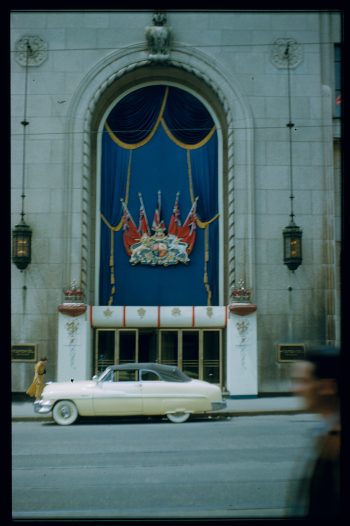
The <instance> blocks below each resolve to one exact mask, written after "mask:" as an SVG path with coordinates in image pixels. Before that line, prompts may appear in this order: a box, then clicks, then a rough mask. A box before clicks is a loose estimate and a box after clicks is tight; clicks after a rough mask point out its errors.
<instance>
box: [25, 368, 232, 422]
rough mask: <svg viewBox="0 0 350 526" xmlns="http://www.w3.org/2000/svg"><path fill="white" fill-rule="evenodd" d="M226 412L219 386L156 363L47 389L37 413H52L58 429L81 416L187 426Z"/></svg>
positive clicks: (39, 401) (54, 384) (36, 407)
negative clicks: (154, 419)
mask: <svg viewBox="0 0 350 526" xmlns="http://www.w3.org/2000/svg"><path fill="white" fill-rule="evenodd" d="M225 407H226V402H225V401H224V400H223V399H222V394H221V390H220V388H219V387H218V386H217V385H213V384H210V383H208V382H204V381H202V380H194V379H191V378H189V377H188V376H187V375H185V374H184V373H183V372H182V371H180V369H179V368H178V367H173V366H169V365H162V364H157V363H129V364H123V365H114V366H110V367H107V369H106V370H105V371H104V372H103V373H102V374H101V375H100V376H94V377H93V379H92V380H90V381H77V382H74V381H73V382H52V383H49V384H47V385H46V387H45V389H44V391H43V393H42V397H41V399H40V400H38V401H36V402H34V410H35V412H36V413H40V414H43V413H49V412H51V411H52V416H53V418H54V420H55V422H56V423H57V424H59V425H70V424H73V422H75V421H76V419H77V418H78V416H84V417H85V416H126V415H128V416H129V415H135V416H136V415H144V416H146V415H148V416H152V415H166V416H167V418H168V419H169V420H170V421H171V422H175V423H181V422H186V420H188V418H189V417H190V416H191V414H196V413H197V414H200V413H212V412H214V411H218V410H220V409H224V408H225Z"/></svg>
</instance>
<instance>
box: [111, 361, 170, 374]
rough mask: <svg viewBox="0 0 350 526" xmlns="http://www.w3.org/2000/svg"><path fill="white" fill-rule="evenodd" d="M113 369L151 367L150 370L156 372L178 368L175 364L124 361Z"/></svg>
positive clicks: (113, 366) (112, 367)
mask: <svg viewBox="0 0 350 526" xmlns="http://www.w3.org/2000/svg"><path fill="white" fill-rule="evenodd" d="M110 367H111V369H114V370H123V369H138V370H140V369H149V370H150V371H156V372H162V371H164V372H174V371H176V370H178V367H176V366H175V365H164V364H162V363H153V362H143V363H139V362H138V363H123V364H121V365H112V366H110Z"/></svg>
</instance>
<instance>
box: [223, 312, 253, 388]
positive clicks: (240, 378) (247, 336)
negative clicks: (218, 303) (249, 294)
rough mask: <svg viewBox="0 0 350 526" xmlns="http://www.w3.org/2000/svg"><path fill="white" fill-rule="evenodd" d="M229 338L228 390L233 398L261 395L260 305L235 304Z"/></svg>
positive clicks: (227, 333)
mask: <svg viewBox="0 0 350 526" xmlns="http://www.w3.org/2000/svg"><path fill="white" fill-rule="evenodd" d="M226 335H227V341H226V350H227V361H226V387H227V390H228V392H229V393H230V396H243V395H246V396H247V395H252V396H254V395H257V394H258V363H257V347H258V345H257V317H256V305H254V304H252V303H232V304H231V305H230V306H229V316H228V320H227V331H226Z"/></svg>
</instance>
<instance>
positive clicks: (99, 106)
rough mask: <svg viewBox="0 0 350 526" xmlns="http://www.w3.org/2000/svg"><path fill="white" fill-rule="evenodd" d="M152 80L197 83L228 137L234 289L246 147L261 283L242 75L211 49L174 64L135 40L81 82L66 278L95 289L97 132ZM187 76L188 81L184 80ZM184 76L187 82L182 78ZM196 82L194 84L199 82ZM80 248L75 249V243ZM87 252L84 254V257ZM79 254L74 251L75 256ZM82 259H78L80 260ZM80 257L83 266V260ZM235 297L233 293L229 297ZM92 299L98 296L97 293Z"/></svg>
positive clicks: (249, 262) (249, 222)
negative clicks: (76, 202)
mask: <svg viewBox="0 0 350 526" xmlns="http://www.w3.org/2000/svg"><path fill="white" fill-rule="evenodd" d="M145 78H147V79H148V82H150V81H151V82H152V81H153V80H154V81H161V80H163V81H167V80H168V81H169V80H171V78H173V79H174V82H175V81H176V82H177V84H178V86H179V87H182V86H183V87H184V88H185V87H186V86H187V87H192V90H195V91H196V92H197V93H198V95H200V96H201V97H202V98H203V99H205V100H206V101H207V103H208V105H209V106H210V107H211V108H212V110H213V111H214V112H215V114H216V115H217V117H218V120H219V122H220V126H221V127H222V130H221V131H222V137H223V150H224V157H225V159H224V162H223V176H224V181H223V183H224V190H225V192H224V195H225V196H227V197H226V203H225V204H226V207H225V208H226V213H225V217H224V225H225V226H224V239H225V240H226V241H227V242H226V241H225V246H226V247H227V249H226V254H225V261H224V267H225V273H226V282H227V283H228V287H225V288H226V289H230V288H231V287H232V286H233V285H234V283H235V270H236V262H235V247H236V240H235V225H236V224H237V220H236V219H235V181H234V179H235V162H234V143H235V142H237V143H239V144H240V149H241V150H240V156H239V159H240V162H239V164H240V168H239V170H240V177H242V178H243V179H244V181H245V182H246V187H247V197H246V203H245V207H246V214H245V219H244V221H245V231H246V232H247V235H246V239H247V242H248V243H249V246H245V247H244V253H245V254H247V259H246V261H245V262H244V265H245V275H246V278H247V280H248V281H249V283H252V284H253V283H254V281H255V280H254V276H253V268H254V261H255V256H254V244H253V242H252V240H253V239H254V236H253V229H254V220H253V215H254V210H253V202H254V199H253V166H254V163H253V124H252V123H253V119H252V115H251V111H250V106H249V103H248V101H247V100H246V98H245V96H244V95H243V91H242V90H241V89H240V87H239V86H238V84H237V81H236V79H235V78H234V77H233V76H232V75H231V73H230V72H229V71H227V70H223V68H222V67H220V66H218V62H217V61H215V60H214V58H212V57H209V56H208V55H206V54H205V53H203V52H200V51H198V50H195V49H191V50H189V49H188V48H184V49H181V48H180V47H173V48H172V52H171V59H170V60H169V62H168V63H167V65H166V66H155V65H152V64H151V61H150V60H149V59H148V58H147V55H146V52H145V49H144V46H141V45H134V46H130V47H128V48H126V49H123V51H117V52H115V53H112V54H111V55H109V56H108V57H106V58H104V59H103V60H101V61H100V62H98V63H97V64H96V65H95V66H94V68H92V69H91V70H90V71H89V73H88V74H87V75H86V76H85V78H84V79H83V80H82V81H81V83H80V85H79V87H78V89H77V90H76V92H75V94H74V96H73V98H72V100H71V102H70V106H69V108H68V113H67V115H69V119H67V130H66V131H67V133H66V135H65V136H66V137H67V140H66V145H65V148H66V155H65V163H66V164H65V174H66V184H65V203H66V217H67V222H66V229H67V230H66V232H65V239H66V254H68V255H70V254H72V256H70V257H71V260H69V257H68V258H67V262H66V268H65V275H64V279H65V280H66V282H69V280H70V278H71V276H72V275H74V276H76V275H78V276H80V282H81V283H82V286H83V287H84V288H85V290H87V291H88V290H91V288H92V287H93V285H92V277H91V276H90V275H89V269H90V267H91V264H90V258H91V257H93V256H94V255H93V254H92V250H91V239H90V238H91V235H92V234H93V233H92V227H91V225H92V222H91V217H90V216H91V210H92V203H91V195H94V191H92V190H93V189H92V187H91V174H92V173H93V172H94V170H95V167H94V166H93V162H94V159H95V155H96V132H97V131H98V130H97V126H98V123H99V122H100V120H101V118H102V116H103V114H104V112H105V111H106V109H107V108H108V105H110V104H111V103H112V102H113V100H114V99H116V98H117V97H118V96H120V95H121V94H122V93H123V92H125V91H127V90H128V89H130V87H128V84H129V82H132V83H133V86H135V85H137V84H140V85H141V84H142V83H143V82H144V79H145ZM179 79H180V80H179ZM181 79H182V81H181ZM191 84H192V86H191ZM73 188H81V192H82V199H81V203H82V205H81V206H82V208H81V225H82V227H81V234H80V235H81V237H80V238H77V235H76V234H74V232H76V230H77V229H76V224H74V223H75V222H74V221H73V218H74V217H76V213H77V212H79V211H78V210H74V209H73V200H72V189H73ZM73 247H74V250H73V251H72V248H73ZM77 250H78V251H79V250H80V254H77ZM73 254H74V256H73ZM73 259H74V261H73ZM79 262H80V263H79ZM226 300H227V298H225V301H226ZM90 301H91V297H90Z"/></svg>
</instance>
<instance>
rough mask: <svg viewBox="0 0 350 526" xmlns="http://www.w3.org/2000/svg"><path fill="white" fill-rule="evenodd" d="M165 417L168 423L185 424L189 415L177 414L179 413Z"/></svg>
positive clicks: (168, 414)
mask: <svg viewBox="0 0 350 526" xmlns="http://www.w3.org/2000/svg"><path fill="white" fill-rule="evenodd" d="M166 416H167V418H168V420H170V422H172V423H173V424H182V423H183V422H186V421H187V420H188V419H189V418H190V416H191V414H190V413H184V412H181V413H180V412H179V413H167V415H166Z"/></svg>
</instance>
